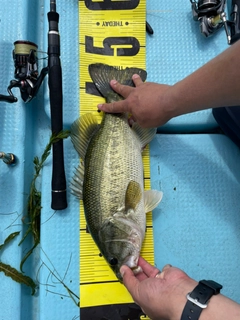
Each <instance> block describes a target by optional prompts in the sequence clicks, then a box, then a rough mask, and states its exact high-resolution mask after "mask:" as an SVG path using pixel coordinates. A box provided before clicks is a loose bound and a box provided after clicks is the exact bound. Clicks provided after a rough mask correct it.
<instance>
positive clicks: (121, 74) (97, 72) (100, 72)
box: [88, 63, 147, 102]
mask: <svg viewBox="0 0 240 320" xmlns="http://www.w3.org/2000/svg"><path fill="white" fill-rule="evenodd" d="M88 70H89V74H90V76H91V78H92V80H93V82H94V84H95V85H96V87H97V88H98V90H99V91H100V93H101V94H102V96H103V97H104V98H106V100H107V102H111V101H112V100H122V97H121V96H120V95H119V94H118V93H116V92H115V91H114V90H113V89H112V88H111V86H110V84H109V83H110V81H111V80H112V79H116V80H117V81H118V82H119V83H121V84H124V85H128V86H131V87H134V83H133V81H132V76H133V75H134V74H138V75H139V76H140V77H141V79H142V81H145V80H146V77H147V73H146V71H145V70H143V69H140V68H125V69H118V68H115V67H113V66H109V65H107V64H103V63H93V64H90V65H89V67H88Z"/></svg>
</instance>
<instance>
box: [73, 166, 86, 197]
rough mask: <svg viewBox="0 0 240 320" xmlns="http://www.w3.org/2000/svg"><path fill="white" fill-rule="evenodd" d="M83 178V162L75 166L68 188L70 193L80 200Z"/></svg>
mask: <svg viewBox="0 0 240 320" xmlns="http://www.w3.org/2000/svg"><path fill="white" fill-rule="evenodd" d="M83 179H84V164H83V163H80V165H79V166H78V167H77V168H76V171H75V173H74V176H73V179H72V182H71V184H70V189H71V192H72V194H74V195H75V196H76V197H77V198H78V199H80V200H82V191H83Z"/></svg>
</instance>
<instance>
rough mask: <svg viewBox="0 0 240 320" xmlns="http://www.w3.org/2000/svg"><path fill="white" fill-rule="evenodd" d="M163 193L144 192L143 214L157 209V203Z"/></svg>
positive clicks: (155, 191) (154, 191)
mask: <svg viewBox="0 0 240 320" xmlns="http://www.w3.org/2000/svg"><path fill="white" fill-rule="evenodd" d="M162 197H163V193H162V191H158V190H147V191H144V207H145V212H146V213H147V212H150V211H152V210H153V209H154V208H156V207H157V205H158V204H159V202H160V201H161V200H162Z"/></svg>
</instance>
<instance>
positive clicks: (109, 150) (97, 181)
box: [83, 114, 145, 238]
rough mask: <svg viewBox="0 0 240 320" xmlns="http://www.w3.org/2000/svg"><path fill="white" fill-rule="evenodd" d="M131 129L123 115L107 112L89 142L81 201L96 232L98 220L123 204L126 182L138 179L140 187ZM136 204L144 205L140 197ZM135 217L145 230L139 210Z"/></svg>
mask: <svg viewBox="0 0 240 320" xmlns="http://www.w3.org/2000/svg"><path fill="white" fill-rule="evenodd" d="M131 131H132V129H131V128H130V127H129V125H128V123H127V120H126V116H123V115H121V116H116V115H111V114H107V115H105V118H104V119H103V121H102V125H101V128H100V129H99V132H98V133H97V134H96V136H95V137H94V138H93V139H92V141H91V143H90V145H89V150H88V152H87V154H86V157H85V175H86V179H85V181H86V182H85V183H84V186H83V190H84V193H83V201H84V208H85V216H86V220H87V223H88V225H89V227H90V228H93V230H96V233H97V230H98V229H99V223H102V222H103V221H104V220H105V219H109V217H110V216H111V215H113V214H114V213H116V212H117V211H118V209H119V205H120V207H122V206H124V199H125V193H126V189H127V185H128V183H129V182H130V181H131V180H134V181H137V182H138V183H139V185H140V186H141V189H142V190H143V165H142V159H141V146H140V142H139V141H138V140H137V138H136V136H135V134H134V133H133V132H131ZM100 159H101V160H100ZM96 168H97V170H96ZM99 186H100V187H99ZM99 189H100V192H99ZM95 194H96V197H95V196H94V195H95ZM93 197H94V198H95V201H94V202H93V201H92V198H93ZM139 206H143V199H142V200H141V204H139ZM99 208H100V211H101V214H100V215H99V216H98V217H99V220H97V219H96V214H95V212H96V210H97V209H99ZM141 209H143V207H141ZM136 217H137V219H136V220H138V222H139V223H141V224H142V227H141V229H142V230H143V231H144V230H145V219H143V218H142V217H141V215H139V217H138V214H136ZM142 220H144V221H142ZM93 237H95V238H96V237H97V235H95V234H94V235H93Z"/></svg>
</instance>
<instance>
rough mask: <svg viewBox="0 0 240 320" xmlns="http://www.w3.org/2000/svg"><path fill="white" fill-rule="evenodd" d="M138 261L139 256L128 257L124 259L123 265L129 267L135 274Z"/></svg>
mask: <svg viewBox="0 0 240 320" xmlns="http://www.w3.org/2000/svg"><path fill="white" fill-rule="evenodd" d="M138 259H139V256H138V255H131V256H128V257H126V258H125V259H124V261H123V265H126V266H128V267H129V268H130V269H132V271H133V272H134V270H137V269H138Z"/></svg>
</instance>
